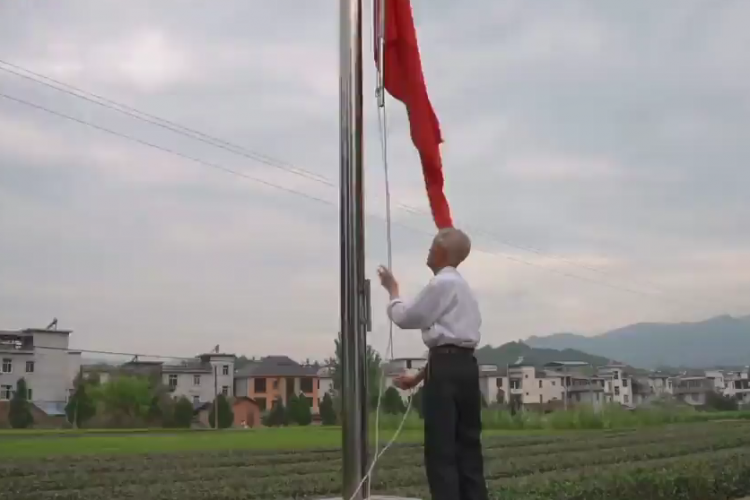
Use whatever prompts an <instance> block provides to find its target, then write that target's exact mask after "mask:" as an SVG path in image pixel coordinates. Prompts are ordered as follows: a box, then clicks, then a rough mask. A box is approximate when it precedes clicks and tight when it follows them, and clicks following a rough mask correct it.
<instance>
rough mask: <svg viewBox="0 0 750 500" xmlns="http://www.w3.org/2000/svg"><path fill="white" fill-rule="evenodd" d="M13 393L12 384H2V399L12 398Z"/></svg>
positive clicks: (0, 391)
mask: <svg viewBox="0 0 750 500" xmlns="http://www.w3.org/2000/svg"><path fill="white" fill-rule="evenodd" d="M12 394H13V386H12V385H0V400H5V399H10V397H11V395H12Z"/></svg>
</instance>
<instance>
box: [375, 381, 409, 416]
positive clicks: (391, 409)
mask: <svg viewBox="0 0 750 500" xmlns="http://www.w3.org/2000/svg"><path fill="white" fill-rule="evenodd" d="M380 408H381V409H382V410H383V413H387V414H390V415H399V414H402V413H404V412H405V411H406V405H405V404H404V400H403V399H401V394H399V392H398V389H396V388H395V387H393V386H391V387H389V388H388V389H386V391H385V392H384V393H383V400H382V401H381V403H380Z"/></svg>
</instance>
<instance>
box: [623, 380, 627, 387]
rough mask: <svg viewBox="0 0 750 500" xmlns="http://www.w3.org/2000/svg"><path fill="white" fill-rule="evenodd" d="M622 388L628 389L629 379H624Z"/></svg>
mask: <svg viewBox="0 0 750 500" xmlns="http://www.w3.org/2000/svg"><path fill="white" fill-rule="evenodd" d="M622 386H623V387H627V386H628V379H626V378H624V379H622Z"/></svg>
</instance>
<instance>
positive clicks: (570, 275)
mask: <svg viewBox="0 0 750 500" xmlns="http://www.w3.org/2000/svg"><path fill="white" fill-rule="evenodd" d="M0 97H2V98H4V99H8V100H10V101H14V102H16V103H18V104H21V105H24V106H27V107H31V108H34V109H37V110H39V111H43V112H46V113H49V114H52V115H55V116H57V117H60V118H63V119H66V120H69V121H72V122H75V123H78V124H80V125H84V126H86V127H89V128H92V129H95V130H99V131H101V132H105V133H108V134H110V135H113V136H116V137H119V138H121V139H125V140H129V141H132V142H136V143H138V144H141V145H143V146H147V147H150V148H152V149H156V150H159V151H161V152H164V153H168V154H172V155H175V156H178V157H180V158H183V159H186V160H189V161H191V162H194V163H198V164H200V165H203V166H206V167H209V168H213V169H215V170H220V171H222V172H224V173H228V174H232V175H235V176H237V177H241V178H244V179H247V180H251V181H254V182H257V183H259V184H263V185H265V186H267V187H271V188H274V189H277V190H280V191H284V192H287V193H289V194H294V195H297V196H301V197H303V198H307V199H308V200H312V201H315V202H318V203H323V204H326V205H329V206H332V207H337V204H336V203H335V202H332V201H330V200H327V199H324V198H320V197H318V196H315V195H312V194H309V193H306V192H304V191H300V190H297V189H293V188H289V187H286V186H282V185H280V184H276V183H273V182H270V181H267V180H265V179H262V178H260V177H256V176H253V175H250V174H247V173H244V172H241V171H238V170H234V169H231V168H228V167H225V166H223V165H221V164H218V163H214V162H209V161H206V160H202V159H200V158H197V157H194V156H191V155H188V154H185V153H181V152H179V151H175V150H173V149H170V148H167V147H164V146H160V145H158V144H154V143H152V142H149V141H145V140H143V139H139V138H137V137H133V136H130V135H127V134H124V133H121V132H117V131H115V130H112V129H109V128H107V127H103V126H100V125H96V124H94V123H91V122H89V121H86V120H82V119H80V118H76V117H74V116H71V115H68V114H65V113H62V112H59V111H56V110H53V109H50V108H48V107H46V106H42V105H40V104H36V103H33V102H30V101H27V100H25V99H21V98H18V97H14V96H11V95H9V94H6V93H3V92H0ZM389 205H390V204H389ZM400 206H404V205H400ZM411 211H412V212H413V213H421V212H418V211H416V209H413V210H411ZM393 225H397V226H400V227H403V228H405V229H407V230H410V231H413V232H419V233H423V234H426V235H429V236H434V234H433V233H432V232H429V231H425V230H422V229H419V228H415V227H413V226H409V225H407V224H404V223H402V222H396V221H391V224H390V226H393ZM480 251H484V252H486V253H488V254H492V255H495V256H499V257H502V258H504V259H506V260H509V261H511V262H516V263H519V264H524V265H526V266H530V267H534V268H537V269H541V270H544V271H548V272H551V273H554V274H557V275H559V276H563V277H567V278H571V279H576V280H579V281H584V282H587V283H590V284H594V285H598V286H601V287H606V288H610V289H612V290H618V291H621V292H627V293H631V294H635V295H640V296H644V297H649V298H657V299H660V300H663V301H665V302H671V303H673V304H679V305H680V306H682V307H689V308H690V309H691V310H694V309H695V306H696V304H695V303H688V302H685V301H681V300H677V299H673V298H670V297H667V296H664V295H658V294H657V295H655V294H654V293H649V292H644V291H641V290H636V289H632V288H626V287H623V286H619V285H615V284H612V283H609V282H606V281H601V280H596V279H593V278H590V277H587V276H582V275H579V274H573V273H570V272H565V271H560V270H558V269H556V268H552V267H547V266H543V265H540V264H536V263H534V262H529V261H527V260H524V259H520V258H518V257H514V256H511V255H508V254H505V253H502V252H498V251H495V250H488V249H484V250H480Z"/></svg>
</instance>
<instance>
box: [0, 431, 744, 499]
mask: <svg viewBox="0 0 750 500" xmlns="http://www.w3.org/2000/svg"><path fill="white" fill-rule="evenodd" d="M311 430H312V429H311ZM313 432H331V431H313ZM219 434H222V433H219ZM226 435H227V436H232V435H235V434H234V433H227V434H226ZM248 435H252V434H251V433H248ZM149 437H150V436H130V437H125V438H124V437H120V439H139V438H143V439H148V438H149ZM185 437H187V436H184V437H182V439H185ZM195 437H198V438H200V436H195ZM217 437H218V436H217ZM152 438H154V439H158V438H159V436H152ZM51 439H53V438H51V437H26V438H21V439H12V438H11V439H8V438H7V437H0V448H4V447H5V445H9V444H12V445H13V446H16V447H20V446H21V444H19V443H25V444H26V445H29V446H41V445H39V444H37V445H34V444H33V443H42V442H44V441H46V440H51ZM56 439H58V440H59V442H61V443H68V446H69V449H70V450H71V453H74V455H71V456H66V455H62V454H60V453H58V455H57V456H48V457H44V456H43V454H42V453H41V452H39V453H36V455H37V456H36V457H34V456H32V455H33V454H27V456H26V458H17V456H16V458H11V456H9V455H7V454H4V455H3V458H0V499H3V500H4V499H11V498H12V499H14V500H31V499H34V500H44V499H58V500H64V499H71V500H72V499H76V500H98V499H102V498H107V499H140V500H155V499H165V500H166V499H180V500H193V499H195V500H198V499H201V500H203V499H214V500H218V499H236V500H239V499H277V498H278V499H282V498H283V499H288V498H310V497H324V496H335V495H338V494H340V491H339V488H340V482H341V479H340V476H341V456H340V451H339V450H338V449H337V448H336V447H326V448H320V449H309V448H308V449H299V450H295V449H292V447H289V446H288V447H286V449H283V447H282V449H279V450H269V449H263V447H260V448H258V449H252V450H250V449H229V448H225V449H214V450H211V449H210V447H209V446H208V445H207V444H205V443H204V444H203V445H202V447H201V449H199V450H192V451H185V450H183V451H178V450H175V451H172V452H171V453H146V454H142V453H135V452H130V453H115V454H106V453H103V452H102V450H99V451H100V452H99V453H97V454H79V453H77V451H82V450H83V449H84V447H83V446H82V445H80V444H78V443H77V441H78V440H82V441H83V440H86V439H98V437H78V436H70V437H58V438H56ZM220 439H223V438H220ZM39 440H43V441H39ZM60 446H62V445H60ZM219 447H221V443H219ZM485 448H486V449H485V457H486V476H487V480H488V486H489V489H490V492H491V496H492V497H493V498H502V499H532V500H533V499H535V500H546V499H553V498H554V499H573V498H575V499H577V500H586V499H589V498H590V499H593V498H596V499H600V498H607V499H613V500H618V499H621V500H626V499H627V500H631V499H633V500H635V499H638V500H642V499H644V498H647V499H649V500H659V499H664V500H666V499H670V500H671V499H681V500H693V499H694V500H719V499H721V500H725V499H732V498H741V497H743V496H745V495H747V494H748V493H750V423H745V422H725V423H698V424H682V425H675V426H668V427H654V428H648V429H643V430H609V431H586V432H580V431H570V432H563V433H546V434H530V433H526V434H505V435H494V436H493V435H488V437H487V438H486V439H485ZM37 451H39V450H37ZM131 451H132V450H131ZM373 489H374V490H375V491H378V492H382V493H386V494H399V495H404V496H413V497H421V498H429V495H428V493H427V487H426V481H425V477H424V472H423V469H422V450H421V446H420V445H419V444H418V443H416V442H411V443H409V442H406V443H401V444H399V445H397V446H396V447H394V448H393V449H391V450H389V452H388V453H387V454H386V455H385V457H384V458H383V460H382V462H381V465H380V466H379V468H378V471H377V475H376V477H375V479H374V482H373Z"/></svg>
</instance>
